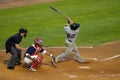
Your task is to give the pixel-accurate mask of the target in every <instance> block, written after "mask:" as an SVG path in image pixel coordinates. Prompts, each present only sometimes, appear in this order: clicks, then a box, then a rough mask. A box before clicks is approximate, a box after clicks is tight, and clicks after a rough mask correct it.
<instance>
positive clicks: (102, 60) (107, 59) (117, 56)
mask: <svg viewBox="0 0 120 80" xmlns="http://www.w3.org/2000/svg"><path fill="white" fill-rule="evenodd" d="M117 57H120V55H116V56H113V57H109V58H106V59H103V60H100V61H107V60H111V59H114V58H117Z"/></svg>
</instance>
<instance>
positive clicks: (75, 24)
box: [70, 23, 80, 30]
mask: <svg viewBox="0 0 120 80" xmlns="http://www.w3.org/2000/svg"><path fill="white" fill-rule="evenodd" d="M79 27H80V24H78V23H72V24H71V25H70V29H71V30H77V29H78V28H79Z"/></svg>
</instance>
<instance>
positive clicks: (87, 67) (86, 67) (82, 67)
mask: <svg viewBox="0 0 120 80" xmlns="http://www.w3.org/2000/svg"><path fill="white" fill-rule="evenodd" d="M78 68H80V69H91V68H90V67H89V66H80V67H78Z"/></svg>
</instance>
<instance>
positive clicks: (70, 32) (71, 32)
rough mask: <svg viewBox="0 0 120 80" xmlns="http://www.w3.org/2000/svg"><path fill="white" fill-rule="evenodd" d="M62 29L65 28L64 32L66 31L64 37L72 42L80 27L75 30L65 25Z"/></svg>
mask: <svg viewBox="0 0 120 80" xmlns="http://www.w3.org/2000/svg"><path fill="white" fill-rule="evenodd" d="M64 30H65V33H66V39H67V40H70V41H72V42H75V40H76V38H77V35H78V33H79V30H80V28H78V29H77V30H71V29H70V26H65V27H64Z"/></svg>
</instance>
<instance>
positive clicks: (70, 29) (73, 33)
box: [56, 17, 85, 62]
mask: <svg viewBox="0 0 120 80" xmlns="http://www.w3.org/2000/svg"><path fill="white" fill-rule="evenodd" d="M66 18H67V20H68V24H67V25H65V27H64V30H65V33H66V39H65V43H66V46H67V48H66V51H65V52H64V53H62V54H60V55H58V56H57V57H56V62H59V61H62V60H64V59H65V58H66V57H68V55H69V54H70V52H72V51H73V52H74V54H75V56H76V60H77V61H78V62H85V61H84V59H83V58H82V57H81V55H80V53H79V52H78V49H77V47H76V43H75V40H76V38H77V36H78V32H79V30H80V25H79V24H77V23H73V21H72V20H71V18H70V17H66Z"/></svg>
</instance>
